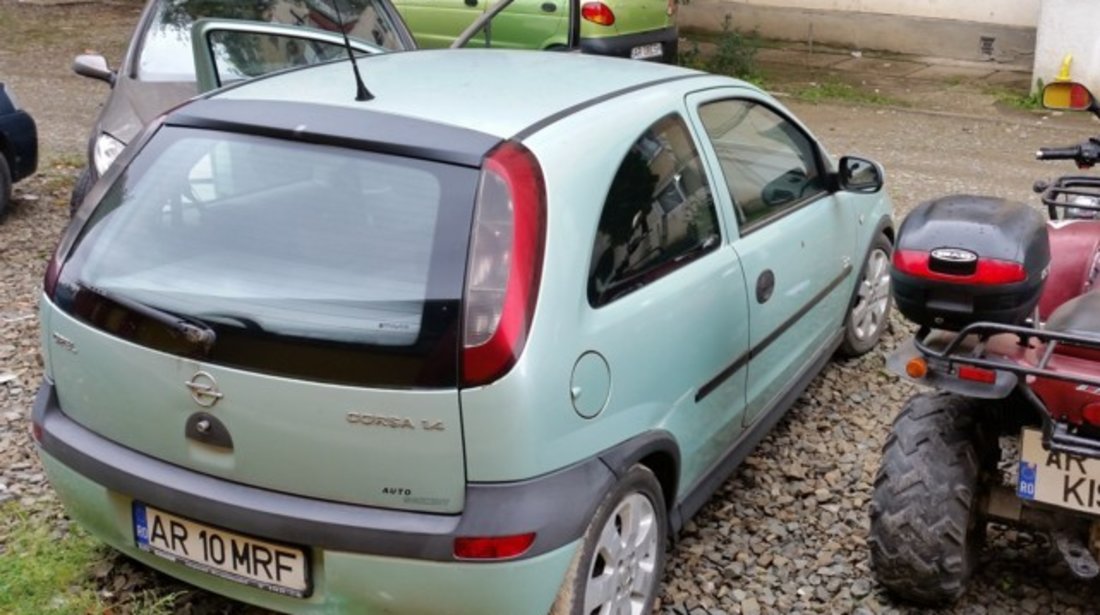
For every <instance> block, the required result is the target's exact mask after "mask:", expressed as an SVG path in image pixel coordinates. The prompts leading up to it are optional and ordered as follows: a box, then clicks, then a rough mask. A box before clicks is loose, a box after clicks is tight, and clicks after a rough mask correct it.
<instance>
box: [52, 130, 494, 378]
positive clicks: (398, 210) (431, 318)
mask: <svg viewBox="0 0 1100 615" xmlns="http://www.w3.org/2000/svg"><path fill="white" fill-rule="evenodd" d="M476 180H477V172H476V171H474V170H472V169H466V168H462V167H455V166H451V165H444V164H440V163H435V162H428V161H422V160H414V159H408V158H402V157H395V156H389V155H383V154H377V153H372V152H365V151H358V150H350V149H345V148H340V147H329V146H323V145H312V144H304V143H288V142H285V141H281V140H277V139H269V138H264V137H258V136H251V135H241V134H233V133H223V132H217V131H207V130H198V129H190V128H178V127H166V128H162V129H161V131H160V132H159V133H158V134H157V135H156V137H154V138H153V139H152V140H151V141H150V142H149V144H148V145H147V146H146V147H145V149H144V150H143V151H142V152H141V153H140V155H139V156H138V157H137V158H135V160H134V162H133V164H132V165H131V166H130V167H129V168H128V169H127V170H126V171H125V172H124V173H123V175H122V176H121V177H120V178H119V179H118V180H117V181H116V183H115V184H114V185H113V186H112V187H111V188H110V190H109V191H108V192H107V194H106V196H105V197H104V198H103V200H102V201H101V202H100V204H99V206H98V207H97V209H96V211H95V212H94V214H93V215H92V218H91V220H90V221H89V222H88V224H87V226H86V227H85V229H84V231H83V233H82V236H81V238H80V239H79V240H78V242H77V244H76V246H75V247H74V249H73V251H72V252H71V256H70V258H69V260H68V261H67V263H66V264H65V265H64V269H63V272H62V277H61V285H60V286H59V291H58V303H59V305H62V307H65V306H66V305H68V307H69V308H70V311H73V312H75V313H76V315H77V316H78V317H82V318H84V319H85V320H87V321H90V322H92V323H93V324H96V325H99V326H101V327H102V328H106V329H108V330H109V331H110V332H112V333H116V334H120V335H124V336H128V337H131V338H133V339H135V341H138V342H139V343H141V342H142V341H143V340H145V342H147V343H148V344H150V345H153V346H157V345H158V342H157V341H156V336H151V337H150V336H149V335H145V337H142V336H141V335H129V334H128V333H127V331H125V330H123V329H122V328H120V327H118V326H116V325H115V324H112V322H113V321H111V320H110V319H109V318H107V316H106V315H105V313H104V312H103V310H107V311H110V309H117V310H121V309H123V307H124V305H125V304H126V303H128V302H136V303H137V304H140V305H141V306H147V307H151V308H154V309H155V310H158V311H162V312H166V313H169V314H173V315H178V316H181V317H184V318H186V319H190V320H192V321H198V322H201V323H203V324H205V325H208V326H210V327H211V328H213V329H214V330H215V331H216V332H217V342H216V343H215V346H214V348H213V351H212V354H211V355H210V356H209V358H210V359H211V360H214V361H215V362H221V363H226V364H232V365H240V366H244V367H250V368H254V369H259V370H261V371H269V372H273V373H284V374H290V375H296V376H305V377H309V378H315V379H320V380H329V381H343V382H354V383H357V384H372V385H380V386H413V385H418V386H450V385H452V384H454V382H455V381H456V380H455V378H456V376H457V374H456V370H455V369H454V368H453V367H454V362H455V360H456V359H455V355H456V347H455V343H456V342H455V341H454V339H452V338H453V328H454V326H455V322H456V321H455V318H456V316H457V312H458V302H459V297H461V291H462V281H463V274H464V262H465V254H466V244H467V241H468V235H469V225H470V215H471V210H472V203H473V198H474V197H473V193H474V188H475V185H476ZM82 293H83V294H84V295H90V297H86V298H85V299H84V300H83V301H80V300H79V298H80V296H81V294H82ZM91 297H95V298H96V299H92V298H91ZM110 299H116V300H117V299H123V300H124V301H121V302H119V301H108V300H110ZM120 303H121V305H120ZM96 310H99V312H97V311H96ZM146 324H147V325H148V326H152V325H150V324H149V323H146ZM163 349H164V350H167V351H173V348H171V347H167V348H163ZM365 349H369V350H370V351H369V352H368V351H367V350H365ZM283 355H286V356H283ZM344 355H347V356H344ZM368 355H369V356H370V357H373V358H371V359H366V358H365V357H367V356H368ZM307 357H308V358H307ZM394 357H400V358H401V360H400V361H389V363H391V364H390V365H387V366H386V367H385V368H384V369H378V368H377V367H372V368H371V373H358V372H357V371H356V370H361V369H363V368H364V367H367V366H366V365H365V364H364V363H363V361H364V360H367V361H368V362H369V361H380V362H382V363H386V362H387V359H388V358H394ZM310 361H313V362H314V363H317V362H318V361H320V364H316V365H310V364H309V362H310ZM348 361H351V363H352V364H347V362H348ZM338 363H344V364H343V365H337V364H338ZM328 364H332V365H331V366H330V367H326V365H328Z"/></svg>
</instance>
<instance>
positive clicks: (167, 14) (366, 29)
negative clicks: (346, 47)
mask: <svg viewBox="0 0 1100 615" xmlns="http://www.w3.org/2000/svg"><path fill="white" fill-rule="evenodd" d="M336 2H337V3H338V5H339V6H338V8H339V18H338V17H337V14H336V11H334V10H333V0H265V1H263V2H255V1H242V0H160V1H159V2H158V3H157V8H156V9H155V11H156V12H155V13H154V14H153V16H152V20H151V21H150V22H149V26H148V29H147V30H146V32H145V36H144V37H143V38H142V41H141V56H140V58H139V59H138V63H137V67H138V68H137V77H138V79H141V80H142V81H194V80H195V60H194V57H193V56H192V53H191V26H192V25H194V23H195V21H197V20H199V19H203V18H211V19H243V20H248V21H264V22H271V23H281V24H288V25H298V26H308V27H311V28H317V29H321V30H329V31H331V32H336V33H339V32H340V31H341V30H346V31H347V33H348V36H350V37H352V38H355V39H358V40H361V41H364V42H367V43H371V44H374V45H378V46H380V47H385V48H386V49H393V50H400V49H403V48H404V44H403V43H402V40H401V37H400V36H399V35H398V30H397V28H398V26H397V24H395V23H394V21H393V18H392V17H391V13H390V12H389V11H387V10H386V8H385V6H386V5H385V0H336ZM257 41H258V39H249V38H238V39H233V40H231V41H230V43H231V44H230V45H228V46H226V45H224V44H223V45H221V47H220V49H219V54H220V55H219V60H221V61H224V62H226V63H229V64H233V65H239V66H248V67H252V68H256V67H257V66H258V65H259V64H258V63H257V61H256V55H257V54H259V53H261V52H262V53H266V54H268V55H271V54H273V53H275V50H274V48H273V47H271V46H263V47H261V46H258V44H257ZM290 47H291V48H290V49H281V50H278V51H279V55H278V62H279V64H278V68H285V67H287V66H292V65H294V62H293V60H295V59H311V57H312V56H311V55H309V54H310V50H309V49H307V48H306V47H305V46H304V45H302V46H300V47H299V48H295V45H290ZM322 53H326V54H327V52H322ZM312 59H314V60H316V59H317V58H316V57H312ZM268 63H269V64H270V63H271V62H268ZM244 72H245V74H252V73H249V72H247V71H244Z"/></svg>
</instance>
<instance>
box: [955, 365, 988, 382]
mask: <svg viewBox="0 0 1100 615" xmlns="http://www.w3.org/2000/svg"><path fill="white" fill-rule="evenodd" d="M957 375H958V377H959V378H960V379H961V380H969V381H971V382H980V383H982V384H993V383H994V382H997V372H995V371H993V370H991V369H983V368H981V367H974V366H973V365H960V366H959V371H958V374H957Z"/></svg>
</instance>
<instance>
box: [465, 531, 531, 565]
mask: <svg viewBox="0 0 1100 615" xmlns="http://www.w3.org/2000/svg"><path fill="white" fill-rule="evenodd" d="M534 543H535V533H534V532H531V533H529V534H517V535H515V536H468V537H467V536H463V537H459V538H455V557H457V558H459V559H508V558H512V557H519V556H520V555H523V554H524V553H526V552H527V549H530V548H531V545H532V544H534Z"/></svg>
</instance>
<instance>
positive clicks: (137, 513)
mask: <svg viewBox="0 0 1100 615" xmlns="http://www.w3.org/2000/svg"><path fill="white" fill-rule="evenodd" d="M132 508H133V511H134V538H135V539H136V541H137V544H138V546H139V547H148V546H149V523H148V521H146V519H145V507H144V506H141V505H139V504H137V503H136V502H135V503H134V504H133V506H132Z"/></svg>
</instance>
